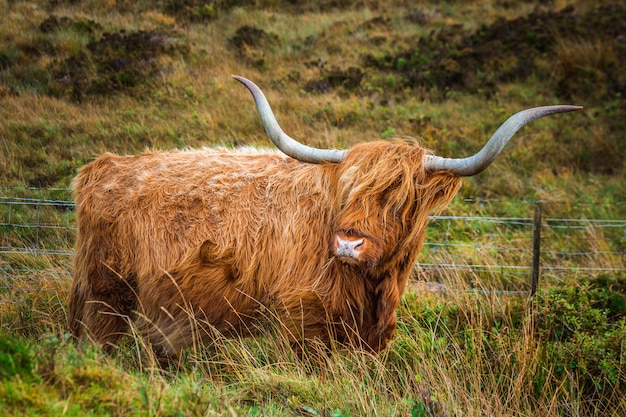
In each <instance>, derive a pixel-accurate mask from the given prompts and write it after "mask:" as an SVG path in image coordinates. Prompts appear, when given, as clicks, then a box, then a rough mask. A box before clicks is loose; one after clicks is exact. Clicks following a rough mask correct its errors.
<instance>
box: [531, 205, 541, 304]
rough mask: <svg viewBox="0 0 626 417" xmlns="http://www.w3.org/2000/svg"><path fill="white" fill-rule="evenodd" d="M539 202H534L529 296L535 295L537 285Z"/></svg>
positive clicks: (539, 229) (539, 233)
mask: <svg viewBox="0 0 626 417" xmlns="http://www.w3.org/2000/svg"><path fill="white" fill-rule="evenodd" d="M541 216H542V206H541V200H538V201H536V202H535V219H534V221H533V264H532V278H531V282H530V296H531V297H532V296H534V295H535V294H536V293H537V286H538V285H539V267H540V263H541Z"/></svg>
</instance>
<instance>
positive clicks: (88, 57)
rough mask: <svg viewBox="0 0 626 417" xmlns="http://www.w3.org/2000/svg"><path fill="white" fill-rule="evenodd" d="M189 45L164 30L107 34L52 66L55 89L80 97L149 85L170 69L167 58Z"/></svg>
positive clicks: (58, 92) (183, 52)
mask: <svg viewBox="0 0 626 417" xmlns="http://www.w3.org/2000/svg"><path fill="white" fill-rule="evenodd" d="M188 52H189V47H188V46H187V45H186V44H185V43H182V42H180V41H179V39H178V38H176V37H174V36H172V35H170V34H168V33H167V32H165V31H162V30H151V31H137V32H126V31H124V30H122V31H119V32H115V33H104V34H103V35H102V37H101V38H100V39H98V40H94V41H92V42H89V44H88V45H87V47H86V48H85V49H83V50H81V51H79V52H78V53H77V54H75V55H73V56H71V57H69V58H67V59H65V60H62V61H60V62H55V63H53V64H52V66H51V70H52V74H53V81H52V83H51V86H50V87H51V92H52V94H54V95H57V96H70V97H72V98H74V99H77V100H80V99H81V98H82V97H83V96H85V95H91V94H110V93H115V92H121V91H125V90H128V89H131V88H134V87H138V86H142V85H149V84H150V83H151V82H154V81H156V80H158V78H159V75H160V74H161V73H163V72H164V71H166V70H167V59H163V57H172V56H176V55H181V54H182V55H186V54H188Z"/></svg>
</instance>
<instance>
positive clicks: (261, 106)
mask: <svg viewBox="0 0 626 417" xmlns="http://www.w3.org/2000/svg"><path fill="white" fill-rule="evenodd" d="M233 78H234V79H235V80H237V81H239V82H240V83H242V84H243V85H245V86H246V87H247V88H248V90H250V92H251V93H252V97H254V101H255V102H256V106H257V109H258V110H259V115H260V116H261V122H262V123H263V127H264V128H265V131H266V132H267V135H268V136H269V138H270V139H271V140H272V142H274V145H276V147H277V148H278V149H280V150H281V151H282V152H283V153H285V154H286V155H288V156H290V157H292V158H294V159H297V160H299V161H302V162H310V163H313V164H320V163H322V162H341V161H342V160H343V158H344V157H345V155H346V151H345V150H336V149H317V148H312V147H310V146H307V145H304V144H302V143H300V142H298V141H297V140H295V139H293V138H291V137H289V136H287V134H285V132H283V130H282V129H281V128H280V126H279V124H278V122H277V121H276V118H275V117H274V113H273V112H272V108H271V107H270V104H269V103H268V101H267V99H266V98H265V95H264V94H263V92H262V91H261V89H260V88H259V87H257V86H256V84H254V83H253V82H252V81H250V80H248V79H246V78H244V77H240V76H238V75H233Z"/></svg>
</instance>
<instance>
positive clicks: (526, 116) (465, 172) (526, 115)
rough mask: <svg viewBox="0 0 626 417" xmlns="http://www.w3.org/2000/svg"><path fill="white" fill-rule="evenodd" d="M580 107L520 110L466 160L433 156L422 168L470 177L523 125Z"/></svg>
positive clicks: (546, 107) (487, 162)
mask: <svg viewBox="0 0 626 417" xmlns="http://www.w3.org/2000/svg"><path fill="white" fill-rule="evenodd" d="M581 109H582V107H581V106H567V105H562V106H544V107H534V108H531V109H527V110H522V111H521V112H519V113H515V114H514V115H513V116H511V117H509V118H508V119H507V121H506V122H504V123H503V124H502V126H500V127H499V128H498V130H496V133H494V134H493V136H492V137H491V139H489V141H488V142H487V144H486V145H485V146H484V147H483V148H482V149H481V150H480V151H479V152H478V153H477V154H475V155H473V156H470V157H468V158H458V159H457V158H442V157H440V156H435V155H426V156H425V157H424V168H425V169H426V171H428V172H434V171H450V172H452V173H453V174H456V175H458V176H461V177H470V176H472V175H476V174H478V173H480V172H482V171H483V170H485V169H486V168H487V167H488V166H489V165H491V163H492V162H493V160H494V159H496V156H498V154H499V153H500V152H501V151H502V148H504V145H506V144H507V142H508V141H509V139H511V137H512V136H513V135H514V134H515V132H517V131H518V130H519V129H521V128H522V127H523V126H524V125H525V124H527V123H529V122H531V121H533V120H535V119H538V118H540V117H543V116H547V115H549V114H555V113H564V112H570V111H577V110H581Z"/></svg>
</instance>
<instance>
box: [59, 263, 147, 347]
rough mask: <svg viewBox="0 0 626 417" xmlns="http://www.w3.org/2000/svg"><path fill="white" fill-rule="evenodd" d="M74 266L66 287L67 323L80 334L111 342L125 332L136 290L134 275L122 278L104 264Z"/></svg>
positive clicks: (109, 344) (102, 341) (78, 335)
mask: <svg viewBox="0 0 626 417" xmlns="http://www.w3.org/2000/svg"><path fill="white" fill-rule="evenodd" d="M86 272H87V273H84V274H83V270H81V269H80V268H78V269H77V270H76V275H77V276H76V277H75V280H74V282H73V284H72V288H71V290H70V298H69V315H68V318H69V327H70V330H71V331H72V333H73V334H74V335H75V336H76V337H78V338H81V337H83V336H85V333H86V334H87V335H88V337H90V338H92V339H94V340H95V341H97V342H98V343H101V344H102V345H103V346H105V347H110V346H113V345H115V343H116V342H117V341H118V339H119V338H120V336H122V335H124V334H126V333H127V330H128V327H129V318H130V315H131V313H132V311H133V308H134V305H135V302H136V294H135V290H134V278H133V277H132V276H129V277H127V278H122V277H121V276H120V275H119V274H118V273H116V272H115V271H113V270H112V269H111V268H109V267H108V266H106V265H99V266H98V265H94V267H93V268H91V270H87V271H86Z"/></svg>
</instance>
